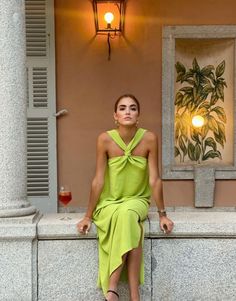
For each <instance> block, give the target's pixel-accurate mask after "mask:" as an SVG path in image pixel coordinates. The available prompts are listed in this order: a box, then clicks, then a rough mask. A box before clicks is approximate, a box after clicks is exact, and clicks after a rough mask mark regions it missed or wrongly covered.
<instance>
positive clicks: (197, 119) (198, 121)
mask: <svg viewBox="0 0 236 301" xmlns="http://www.w3.org/2000/svg"><path fill="white" fill-rule="evenodd" d="M192 124H193V126H195V127H196V128H200V127H202V126H203V125H204V118H203V117H202V116H200V115H196V116H194V117H193V119H192Z"/></svg>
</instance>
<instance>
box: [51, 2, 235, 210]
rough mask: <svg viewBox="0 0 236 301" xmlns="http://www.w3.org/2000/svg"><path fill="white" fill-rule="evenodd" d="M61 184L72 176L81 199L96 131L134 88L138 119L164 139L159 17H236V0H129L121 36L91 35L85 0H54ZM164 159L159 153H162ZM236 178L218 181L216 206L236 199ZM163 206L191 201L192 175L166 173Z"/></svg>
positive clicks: (79, 201)
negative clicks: (109, 46)
mask: <svg viewBox="0 0 236 301" xmlns="http://www.w3.org/2000/svg"><path fill="white" fill-rule="evenodd" d="M55 11H56V16H55V21H56V67H57V109H58V110H60V109H62V108H66V109H68V111H69V113H68V115H66V116H63V117H61V118H60V119H58V171H59V185H60V184H61V183H69V184H70V185H71V188H72V192H73V202H72V203H71V205H72V206H86V203H87V200H88V196H89V190H90V181H91V179H92V177H93V174H94V169H95V146H96V137H97V135H98V134H99V133H101V132H102V131H104V130H107V129H111V128H113V127H114V122H113V104H114V101H115V100H116V98H117V97H118V96H119V95H121V94H123V93H127V92H128V93H133V94H134V95H136V96H137V98H138V99H139V100H140V102H141V104H142V116H141V117H142V118H141V121H140V126H142V127H144V128H147V129H150V130H152V131H154V132H156V133H157V134H158V135H159V140H160V143H161V76H162V70H161V61H162V56H161V51H162V38H161V32H162V26H163V25H174V24H176V25H184V24H186V25H194V24H236V14H235V11H236V1H235V0H224V1H222V0H198V1H194V0H128V1H127V9H126V18H125V36H124V37H120V38H116V39H114V40H112V41H111V44H112V54H111V61H108V60H107V43H106V37H104V36H95V28H94V19H93V11H92V5H91V1H90V0H55ZM159 159H160V162H161V153H159ZM234 185H235V182H234V181H217V184H216V201H215V205H216V206H233V205H235V200H236V194H235V191H234ZM164 196H165V202H166V205H167V206H192V205H193V197H194V186H193V182H192V181H165V182H164Z"/></svg>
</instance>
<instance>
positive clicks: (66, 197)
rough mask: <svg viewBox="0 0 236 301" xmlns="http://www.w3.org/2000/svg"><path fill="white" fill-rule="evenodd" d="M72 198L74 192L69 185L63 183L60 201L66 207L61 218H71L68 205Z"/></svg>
mask: <svg viewBox="0 0 236 301" xmlns="http://www.w3.org/2000/svg"><path fill="white" fill-rule="evenodd" d="M71 200H72V194H71V190H70V187H69V186H68V185H63V186H61V187H60V191H59V201H60V202H61V203H62V204H63V206H64V207H65V211H64V216H63V217H62V218H60V220H70V219H71V218H70V217H69V216H68V215H67V214H68V207H67V205H68V204H69V202H70V201H71Z"/></svg>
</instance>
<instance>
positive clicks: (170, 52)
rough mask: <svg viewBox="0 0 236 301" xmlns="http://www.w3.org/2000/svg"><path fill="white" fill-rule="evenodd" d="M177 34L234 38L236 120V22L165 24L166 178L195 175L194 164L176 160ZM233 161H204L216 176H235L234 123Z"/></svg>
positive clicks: (164, 177)
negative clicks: (198, 24)
mask: <svg viewBox="0 0 236 301" xmlns="http://www.w3.org/2000/svg"><path fill="white" fill-rule="evenodd" d="M178 38H186V39H187V38H188V39H204V38H206V39H210V38H214V39H218V38H219V39H220V38H231V39H235V47H234V80H233V82H234V91H233V93H234V97H233V98H234V104H233V106H234V112H233V116H234V120H236V101H235V100H236V88H235V87H236V85H235V84H236V82H235V81H236V68H235V64H236V26H235V25H232V26H230V25H217V26H215V25H214V26H213V25H210V26H205V25H200V26H164V27H163V35H162V42H163V44H162V45H163V46H162V57H163V59H162V83H163V86H162V178H163V179H193V178H195V177H194V170H195V167H194V166H191V165H187V166H183V165H176V163H175V160H174V120H175V119H174V111H175V107H174V98H175V93H174V92H175V91H174V86H175V82H174V80H175V76H174V75H175V40H176V39H178ZM233 129H234V133H233V137H234V141H233V148H234V150H233V164H232V165H231V166H228V165H227V166H224V165H220V166H219V165H217V164H211V165H207V166H206V165H205V166H204V165H201V164H200V166H203V167H205V168H213V169H214V170H215V178H216V179H235V178H236V130H235V125H234V126H233Z"/></svg>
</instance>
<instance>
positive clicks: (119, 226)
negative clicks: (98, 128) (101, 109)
mask: <svg viewBox="0 0 236 301" xmlns="http://www.w3.org/2000/svg"><path fill="white" fill-rule="evenodd" d="M145 131H146V130H144V129H141V128H140V129H138V130H137V132H136V134H135V136H134V137H133V139H132V140H131V141H130V143H129V144H128V146H127V145H126V144H125V143H124V141H123V140H122V138H121V137H120V135H119V132H118V131H117V130H111V131H108V132H107V133H108V134H109V136H110V137H111V138H112V139H113V140H114V141H115V143H116V144H117V145H118V146H119V147H120V148H121V149H122V150H123V151H124V155H123V156H119V157H113V158H110V159H108V164H107V168H106V174H105V184H104V188H103V191H102V193H101V196H100V198H99V201H98V203H97V206H96V209H95V210H94V214H93V221H94V223H95V224H96V226H97V232H98V239H99V275H98V286H99V287H101V288H102V290H103V292H104V294H106V292H107V290H108V285H109V277H110V275H111V274H112V272H113V271H115V270H116V269H117V268H118V267H119V266H120V265H121V264H122V256H123V255H124V254H125V253H127V252H128V251H130V250H132V249H133V248H137V247H138V246H139V243H140V240H141V242H142V244H143V238H144V235H141V234H143V231H141V227H142V224H143V221H144V220H145V219H146V217H147V213H148V208H149V203H150V201H149V198H150V187H149V177H148V165H147V159H146V158H144V157H141V156H133V155H132V151H133V149H134V148H135V147H136V146H137V145H138V143H139V142H140V141H141V139H142V137H143V135H144V133H145ZM121 280H125V281H127V269H126V266H124V268H123V270H122V274H121ZM143 282H144V267H143V258H142V262H141V270H140V283H143Z"/></svg>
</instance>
